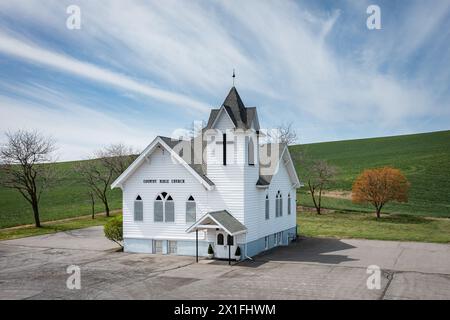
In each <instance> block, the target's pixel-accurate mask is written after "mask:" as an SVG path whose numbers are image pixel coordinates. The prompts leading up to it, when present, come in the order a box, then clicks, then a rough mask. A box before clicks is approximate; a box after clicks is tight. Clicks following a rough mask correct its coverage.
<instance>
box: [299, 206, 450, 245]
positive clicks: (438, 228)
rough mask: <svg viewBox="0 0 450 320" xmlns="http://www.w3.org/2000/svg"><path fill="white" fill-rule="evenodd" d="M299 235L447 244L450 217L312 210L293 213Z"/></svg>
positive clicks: (449, 237)
mask: <svg viewBox="0 0 450 320" xmlns="http://www.w3.org/2000/svg"><path fill="white" fill-rule="evenodd" d="M297 223H298V225H299V234H300V235H303V236H308V237H328V238H361V239H377V240H399V241H420V242H440V243H450V219H448V218H431V217H421V216H414V215H408V214H382V217H381V218H380V219H379V220H377V219H376V218H375V215H374V213H362V212H353V211H333V210H327V211H326V212H325V213H323V214H321V215H320V216H319V215H318V214H317V213H316V212H315V211H312V209H309V208H302V209H299V210H298V212H297Z"/></svg>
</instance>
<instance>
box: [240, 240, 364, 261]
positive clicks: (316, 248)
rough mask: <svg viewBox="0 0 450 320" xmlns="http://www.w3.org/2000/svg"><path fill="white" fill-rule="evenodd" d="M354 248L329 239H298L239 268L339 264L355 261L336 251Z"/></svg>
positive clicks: (271, 250) (258, 256) (269, 251)
mask: <svg viewBox="0 0 450 320" xmlns="http://www.w3.org/2000/svg"><path fill="white" fill-rule="evenodd" d="M353 248H355V247H354V246H352V245H349V244H347V243H345V242H342V241H341V240H340V239H330V238H298V239H297V240H296V241H294V242H292V243H291V244H290V245H289V246H283V247H276V248H273V249H270V250H268V251H266V252H264V253H261V254H259V255H257V256H255V257H254V258H253V261H252V260H246V261H243V262H242V263H239V265H240V266H247V267H258V266H260V265H262V264H264V263H266V262H315V263H325V264H340V263H342V262H347V261H355V260H356V259H352V258H349V257H348V255H345V254H335V252H336V251H342V250H348V249H353Z"/></svg>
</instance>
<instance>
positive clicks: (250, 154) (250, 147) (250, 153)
mask: <svg viewBox="0 0 450 320" xmlns="http://www.w3.org/2000/svg"><path fill="white" fill-rule="evenodd" d="M247 139H248V143H247V158H248V165H249V166H254V165H255V144H254V143H253V139H252V137H247Z"/></svg>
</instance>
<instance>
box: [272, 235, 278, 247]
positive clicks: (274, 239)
mask: <svg viewBox="0 0 450 320" xmlns="http://www.w3.org/2000/svg"><path fill="white" fill-rule="evenodd" d="M276 245H277V234H276V233H274V234H273V246H274V247H275V246H276Z"/></svg>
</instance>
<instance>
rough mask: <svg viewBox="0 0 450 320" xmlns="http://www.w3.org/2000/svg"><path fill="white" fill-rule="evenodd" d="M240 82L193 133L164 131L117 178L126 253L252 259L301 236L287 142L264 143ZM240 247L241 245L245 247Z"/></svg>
mask: <svg viewBox="0 0 450 320" xmlns="http://www.w3.org/2000/svg"><path fill="white" fill-rule="evenodd" d="M262 137H263V133H262V132H261V130H260V126H259V120H258V113H257V110H256V108H255V107H246V106H245V105H244V103H243V102H242V100H241V98H240V97H239V94H238V92H237V90H236V88H235V87H234V86H233V87H232V88H231V90H230V92H229V94H228V96H227V97H226V99H225V101H224V102H223V104H222V106H221V107H220V108H218V109H212V110H211V113H210V116H209V120H208V123H207V125H206V127H204V128H203V129H202V130H201V131H200V133H199V134H198V135H197V136H196V137H195V138H192V139H180V138H177V139H174V138H168V137H161V136H158V137H156V138H155V139H154V140H153V141H152V143H150V145H149V146H148V147H147V148H146V149H145V150H144V151H143V152H142V154H141V155H140V156H139V157H138V158H137V159H136V160H135V161H134V162H133V163H132V164H131V165H130V166H129V167H128V168H127V169H126V170H125V171H124V172H123V173H122V174H121V175H120V176H119V177H118V178H117V179H116V181H114V183H113V184H112V188H121V189H122V191H123V237H124V250H125V251H126V252H140V253H153V254H177V255H192V256H197V260H198V257H199V256H207V255H208V248H209V247H211V248H212V250H213V252H214V257H215V258H217V259H231V260H234V259H246V258H248V257H251V256H254V255H256V254H258V253H261V252H263V251H265V250H268V249H271V248H273V247H277V246H283V245H288V244H289V243H290V242H291V241H292V240H294V239H295V238H296V235H297V230H296V228H297V224H296V189H297V188H298V187H300V181H299V178H298V176H297V173H296V171H295V168H294V164H293V162H292V159H291V156H290V154H289V150H288V148H287V146H286V145H285V144H277V143H265V144H263V143H262V142H261V140H262ZM238 247H239V250H237V249H238Z"/></svg>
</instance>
